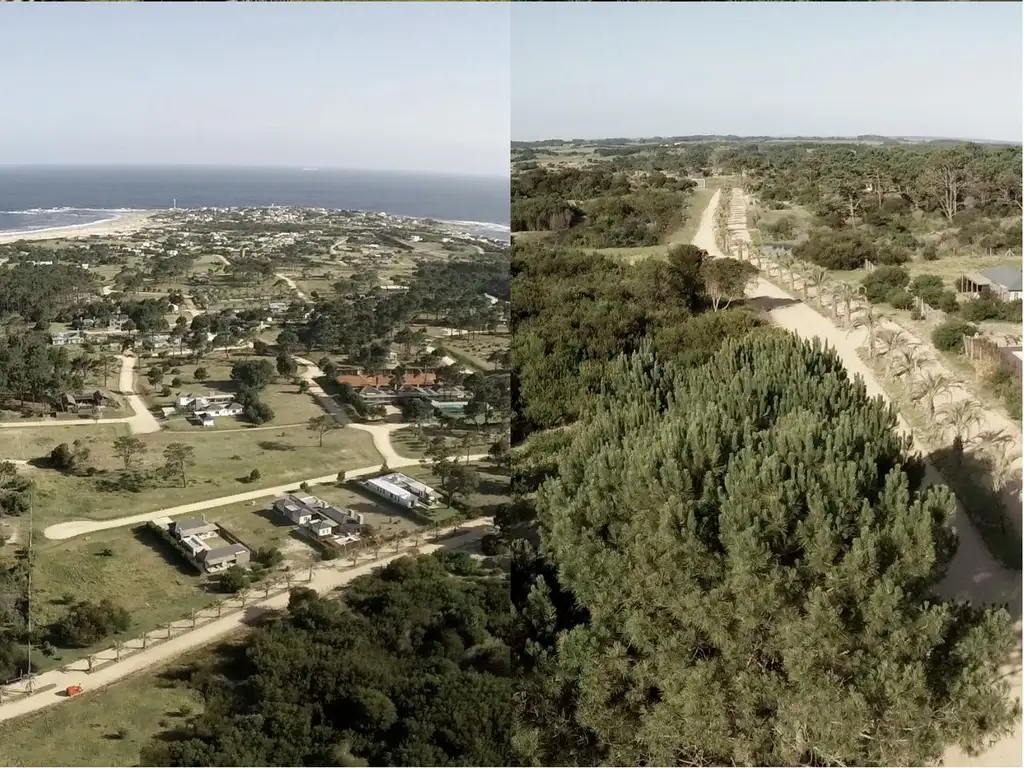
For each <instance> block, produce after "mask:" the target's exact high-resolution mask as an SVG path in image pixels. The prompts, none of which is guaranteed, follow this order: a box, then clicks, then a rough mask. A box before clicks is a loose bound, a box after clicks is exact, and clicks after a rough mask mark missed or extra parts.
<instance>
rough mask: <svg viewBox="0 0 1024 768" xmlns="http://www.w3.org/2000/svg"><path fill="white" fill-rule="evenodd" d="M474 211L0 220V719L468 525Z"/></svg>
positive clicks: (493, 345) (488, 462) (497, 422)
mask: <svg viewBox="0 0 1024 768" xmlns="http://www.w3.org/2000/svg"><path fill="white" fill-rule="evenodd" d="M467 227H468V228H467ZM480 232H481V230H480V228H477V229H476V230H473V227H472V226H470V225H464V224H452V223H446V222H437V221H432V220H427V219H413V218H403V217H397V216H392V215H388V214H384V213H363V212H348V211H332V210H325V209H298V208H281V207H272V208H252V209H197V210H168V211H162V212H153V213H149V214H145V215H132V216H128V217H125V220H124V221H122V222H121V224H120V226H119V225H118V224H117V222H114V223H107V224H103V225H99V226H97V227H93V228H92V229H90V228H85V229H84V230H81V231H78V230H76V231H74V232H61V233H49V234H50V236H49V237H47V233H37V234H36V235H35V236H33V237H31V238H30V237H19V238H8V239H7V242H3V243H0V335H2V338H3V341H4V344H3V345H2V346H0V563H2V564H3V572H2V583H0V591H2V593H3V601H2V606H3V608H2V612H3V616H2V622H3V625H4V629H3V630H0V644H2V651H3V652H2V654H0V660H2V661H0V663H2V665H3V668H2V670H0V678H2V679H0V720H8V719H11V718H14V717H17V716H18V715H20V714H24V713H27V712H31V711H35V710H39V709H45V708H47V707H50V706H54V705H56V704H59V703H61V702H63V701H66V700H67V698H68V697H69V695H70V694H68V693H67V691H68V690H70V688H71V687H76V686H77V688H78V690H81V689H82V688H83V687H86V688H87V687H88V686H89V679H90V675H96V679H97V680H99V679H100V676H99V674H100V672H103V674H104V675H105V676H106V677H105V678H104V679H108V681H113V680H117V679H120V676H121V675H122V672H119V671H118V670H119V669H121V670H123V675H125V676H127V675H128V674H129V673H131V672H133V671H137V670H138V669H139V668H143V667H145V666H146V665H147V664H149V663H153V664H155V663H158V662H159V661H160V660H161V659H162V658H164V656H163V655H161V654H162V653H163V651H159V648H160V646H159V645H158V641H157V639H156V638H157V637H163V638H165V639H169V638H171V637H174V638H175V642H178V643H181V644H182V645H183V647H200V646H202V645H203V644H206V643H210V642H213V641H215V640H217V639H218V638H219V637H221V636H223V635H226V634H228V633H229V632H230V631H231V630H232V629H233V628H235V627H237V626H238V623H239V622H241V621H242V616H243V613H244V610H243V609H245V608H246V606H249V607H250V608H251V607H252V606H253V605H257V604H262V603H266V604H267V605H273V604H275V603H274V601H275V600H278V599H279V597H280V595H282V594H285V595H286V594H287V592H288V591H289V590H290V589H291V588H292V587H293V586H294V585H296V584H300V583H305V584H311V585H313V586H314V588H316V589H318V590H319V591H325V590H326V591H330V590H333V589H335V588H337V587H339V586H341V585H342V584H344V583H347V581H348V580H350V579H351V578H355V576H356V575H358V574H359V573H362V572H365V569H366V568H367V567H376V566H379V565H384V564H386V563H387V562H390V561H391V560H393V559H394V558H395V557H396V556H397V555H399V554H402V553H407V552H410V551H412V552H419V551H425V552H426V551H432V550H433V549H438V548H444V547H448V546H449V544H446V543H444V542H446V541H450V542H454V544H451V546H455V547H456V548H460V547H461V548H462V549H463V550H465V551H470V552H473V553H475V554H476V556H481V552H482V551H483V550H484V549H487V550H488V551H489V546H490V545H489V543H488V542H489V540H490V539H493V538H494V537H493V536H492V535H491V534H490V533H489V531H490V520H491V518H492V517H493V515H494V514H495V512H496V511H497V510H498V509H499V508H500V507H501V506H502V505H504V504H506V503H507V502H508V493H509V491H508V486H509V460H510V459H509V445H508V425H509V419H510V409H511V405H510V389H509V372H508V371H509V327H508V325H509V284H508V272H509V246H508V242H507V238H505V239H504V240H503V239H502V238H501V237H500V236H498V237H497V238H495V237H494V236H493V233H491V234H492V236H490V237H489V236H486V233H485V234H483V235H482V234H480ZM467 536H468V538H467ZM453 537H454V538H453ZM460 537H461V538H460ZM467 547H468V549H466V548H467ZM482 548H483V549H482ZM375 564H376V566H375ZM204 616H205V617H206V619H208V621H207V622H204V621H203V619H202V617H204ZM85 617H90V618H89V619H88V620H87V619H86V618H85ZM197 617H200V618H198V619H197ZM229 617H233V618H232V619H231V621H226V619H228V618H229ZM83 622H85V623H84V624H83ZM86 624H87V625H88V626H86ZM131 648H134V650H132V651H129V650H128V649H131ZM111 649H113V650H111ZM150 657H151V661H146V659H147V658H150ZM132 659H134V660H133V661H131V663H128V662H129V660H132ZM71 678H74V679H75V681H76V682H74V684H73V685H72V684H71V683H70V682H69V680H71Z"/></svg>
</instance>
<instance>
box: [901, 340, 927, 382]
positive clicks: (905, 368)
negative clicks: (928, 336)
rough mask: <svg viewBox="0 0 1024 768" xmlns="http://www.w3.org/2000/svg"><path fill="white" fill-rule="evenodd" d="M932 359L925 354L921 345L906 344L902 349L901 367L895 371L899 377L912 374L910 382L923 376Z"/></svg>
mask: <svg viewBox="0 0 1024 768" xmlns="http://www.w3.org/2000/svg"><path fill="white" fill-rule="evenodd" d="M930 362H931V358H930V357H929V356H928V355H927V354H926V353H925V351H924V350H923V349H922V347H921V345H920V344H906V345H904V346H903V348H902V349H900V360H899V366H898V367H896V368H894V369H893V373H894V374H896V376H898V377H902V376H904V375H906V374H910V381H911V383H913V381H914V378H915V377H916V376H919V375H920V374H922V373H923V372H924V371H925V370H927V368H928V364H929V363H930Z"/></svg>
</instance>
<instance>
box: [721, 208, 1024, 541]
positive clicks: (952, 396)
mask: <svg viewBox="0 0 1024 768" xmlns="http://www.w3.org/2000/svg"><path fill="white" fill-rule="evenodd" d="M732 199H733V205H732V213H731V215H730V217H729V231H730V233H733V234H735V235H737V236H738V237H740V238H741V239H743V240H745V241H746V242H748V243H749V242H750V233H749V232H748V231H747V228H746V221H747V212H746V207H747V201H746V200H745V198H744V196H743V193H742V192H741V191H740V190H733V197H732ZM802 288H803V286H802V284H801V282H800V280H799V279H798V280H797V284H796V287H795V288H794V289H793V290H796V291H800V292H801V293H802ZM791 293H792V291H791ZM786 295H787V296H788V295H789V294H786ZM808 295H809V296H814V297H815V298H817V296H816V291H815V289H814V288H811V287H808ZM840 311H843V308H842V307H840ZM882 329H888V330H890V331H898V332H899V333H900V334H901V335H902V336H903V338H904V339H905V340H906V342H907V344H909V345H916V346H919V347H920V348H921V349H923V350H926V349H927V350H930V349H932V347H931V345H930V344H928V343H926V342H924V341H922V340H921V339H919V338H917V337H916V336H915V335H914V334H913V333H911V332H910V331H908V330H907V329H906V328H903V327H902V326H900V325H897V324H896V323H895V322H892V321H891V320H884V319H883V320H882V321H881V322H880V323H879V324H878V325H877V327H876V329H875V337H876V350H878V349H879V348H880V345H879V344H878V342H877V338H878V332H879V331H880V330H882ZM843 332H844V333H847V331H843ZM848 336H849V338H850V340H851V341H853V342H855V343H856V345H857V347H859V348H860V349H867V345H868V331H867V329H866V328H863V327H862V328H855V329H853V330H852V332H849V333H848ZM923 372H930V373H933V374H941V375H944V376H946V377H947V378H948V379H949V380H950V381H952V382H954V384H953V386H952V387H951V388H950V390H949V391H948V392H947V393H946V394H945V395H943V396H942V398H940V400H939V403H955V402H958V401H960V400H967V399H970V400H974V401H976V402H979V404H980V402H981V400H980V398H977V397H975V396H974V395H972V394H971V392H970V391H969V390H968V389H967V387H966V386H964V384H963V382H962V380H961V377H960V376H959V375H958V374H957V373H956V371H954V370H952V369H950V368H949V367H948V366H946V365H945V364H943V362H942V360H941V359H940V358H939V357H938V356H936V355H934V354H933V355H931V356H930V357H929V358H928V362H927V364H926V365H925V366H924V367H923V369H922V373H923ZM980 416H981V420H980V423H979V424H978V425H976V426H975V427H974V428H973V429H971V430H970V431H969V433H968V434H967V438H968V439H970V438H972V437H975V436H977V435H979V434H998V433H1003V434H1005V435H1006V436H1007V437H1009V438H1010V440H1011V442H1010V443H1009V444H1007V445H1006V446H1004V447H1002V448H1000V449H999V450H1004V451H1005V452H1006V454H1007V455H1008V456H1013V457H1014V460H1013V462H1012V464H1011V468H1012V469H1013V470H1014V471H1017V470H1020V468H1021V443H1022V438H1021V429H1020V426H1019V425H1018V424H1017V423H1016V422H1014V421H1013V420H1012V419H1010V418H1008V417H1007V416H1006V415H1005V414H1004V413H1002V412H1001V411H999V410H997V409H995V408H982V410H981V412H980ZM1012 521H1013V523H1014V524H1015V525H1016V526H1017V530H1018V531H1020V530H1021V529H1022V520H1021V517H1020V516H1019V515H1017V516H1015V517H1014V518H1012Z"/></svg>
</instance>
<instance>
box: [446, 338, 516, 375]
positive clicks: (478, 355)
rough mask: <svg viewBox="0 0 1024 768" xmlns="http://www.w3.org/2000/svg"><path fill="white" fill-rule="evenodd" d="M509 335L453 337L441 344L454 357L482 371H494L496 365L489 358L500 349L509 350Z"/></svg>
mask: <svg viewBox="0 0 1024 768" xmlns="http://www.w3.org/2000/svg"><path fill="white" fill-rule="evenodd" d="M510 338H511V337H510V336H509V334H507V333H506V334H489V333H481V334H478V335H474V336H451V337H445V338H443V339H441V344H442V345H443V346H444V348H445V349H447V350H449V351H450V352H451V353H452V355H453V356H457V357H461V358H463V362H465V363H467V364H469V365H471V366H473V367H474V368H478V369H480V370H481V371H493V370H494V363H492V362H490V361H489V360H488V359H487V358H488V356H489V355H490V354H491V353H492V352H496V351H497V350H499V349H508V346H509V341H510Z"/></svg>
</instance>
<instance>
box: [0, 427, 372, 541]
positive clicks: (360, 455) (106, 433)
mask: <svg viewBox="0 0 1024 768" xmlns="http://www.w3.org/2000/svg"><path fill="white" fill-rule="evenodd" d="M123 427H124V425H110V426H108V427H100V428H99V429H100V430H101V432H99V433H96V432H92V433H91V434H83V432H82V430H90V431H91V429H92V428H87V427H82V428H79V431H78V432H77V433H72V434H73V435H76V436H78V437H80V438H82V439H83V442H84V443H85V444H86V446H87V447H88V448H89V450H90V457H89V461H88V464H90V465H92V466H95V467H96V469H97V472H96V474H94V475H93V476H92V477H79V476H72V475H63V474H59V473H57V472H55V471H53V470H45V469H43V470H29V471H32V472H33V479H34V480H35V481H36V483H37V486H38V488H39V495H38V498H37V501H36V508H35V514H36V524H37V526H38V527H45V526H46V525H50V524H52V523H57V522H62V521H64V520H107V519H110V518H114V517H119V516H123V515H125V514H129V513H142V512H147V511H151V510H156V509H162V508H164V507H168V506H174V505H177V504H187V503H189V502H193V501H201V500H204V499H210V498H216V497H218V496H227V495H229V494H231V493H237V492H241V491H245V490H253V489H254V488H257V487H260V486H272V485H281V484H284V483H288V482H290V481H292V480H294V481H295V482H296V483H298V482H300V481H302V480H304V479H305V478H307V477H309V476H310V475H311V474H314V473H315V471H317V470H323V471H324V473H327V472H329V471H332V470H333V471H341V470H349V469H357V468H359V467H366V466H372V465H374V464H379V463H380V462H381V456H380V454H379V453H378V452H377V450H376V449H375V448H374V447H373V439H372V437H371V436H370V435H369V434H367V433H366V432H363V431H360V430H356V429H340V430H335V431H334V432H331V433H329V434H327V435H326V436H325V437H324V445H323V447H322V448H320V447H318V442H319V441H318V438H317V436H316V435H315V434H313V433H312V432H310V431H309V430H308V429H306V427H305V425H300V426H292V427H281V428H277V429H269V430H249V429H242V430H239V431H226V430H225V431H215V430H205V431H202V430H198V429H197V430H195V431H193V432H170V431H163V432H159V433H155V434H150V435H143V436H141V437H140V439H141V440H142V441H143V443H144V444H145V445H146V447H147V452H146V454H145V455H144V456H143V457H142V458H141V459H140V460H139V462H138V464H139V467H140V468H142V469H150V470H155V469H159V468H160V467H162V466H163V464H164V458H163V450H164V448H166V447H167V445H169V444H170V443H174V442H181V443H184V444H186V445H189V446H191V447H192V448H194V450H195V457H196V464H195V466H194V467H191V468H190V469H189V470H188V477H189V483H188V486H187V487H185V488H182V487H181V484H180V483H177V482H175V481H174V479H172V478H167V479H159V480H154V481H153V485H152V486H149V485H147V486H144V487H142V488H140V489H139V490H137V491H132V490H120V489H119V488H118V487H117V481H118V479H119V478H120V476H121V473H122V470H123V464H122V463H121V461H120V459H119V458H118V457H116V456H115V455H114V453H113V447H112V442H113V440H114V438H115V437H116V436H117V435H118V434H119V433H118V432H117V431H116V430H117V429H118V428H123ZM8 431H9V432H13V433H15V434H17V433H20V432H21V430H8ZM45 431H47V430H34V432H35V433H36V434H34V435H33V436H32V438H31V439H32V440H33V443H32V445H37V444H38V443H39V441H40V440H42V439H43V437H45V436H40V435H39V434H38V433H39V432H45ZM51 431H52V430H51ZM0 437H7V432H4V434H3V435H2V436H0ZM52 444H54V445H55V444H56V441H52ZM33 452H34V454H35V455H34V456H32V455H27V456H26V458H35V457H37V456H40V455H43V454H45V453H47V452H48V451H38V450H35V449H33V451H23V453H33ZM4 458H16V457H13V456H6V457H4ZM253 469H258V470H259V472H260V479H259V480H258V481H256V483H255V484H253V485H250V484H248V483H245V482H244V479H245V478H246V476H248V474H249V473H250V472H251V471H252V470H253ZM104 483H110V484H111V488H110V490H107V489H105V488H103V484H104Z"/></svg>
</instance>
